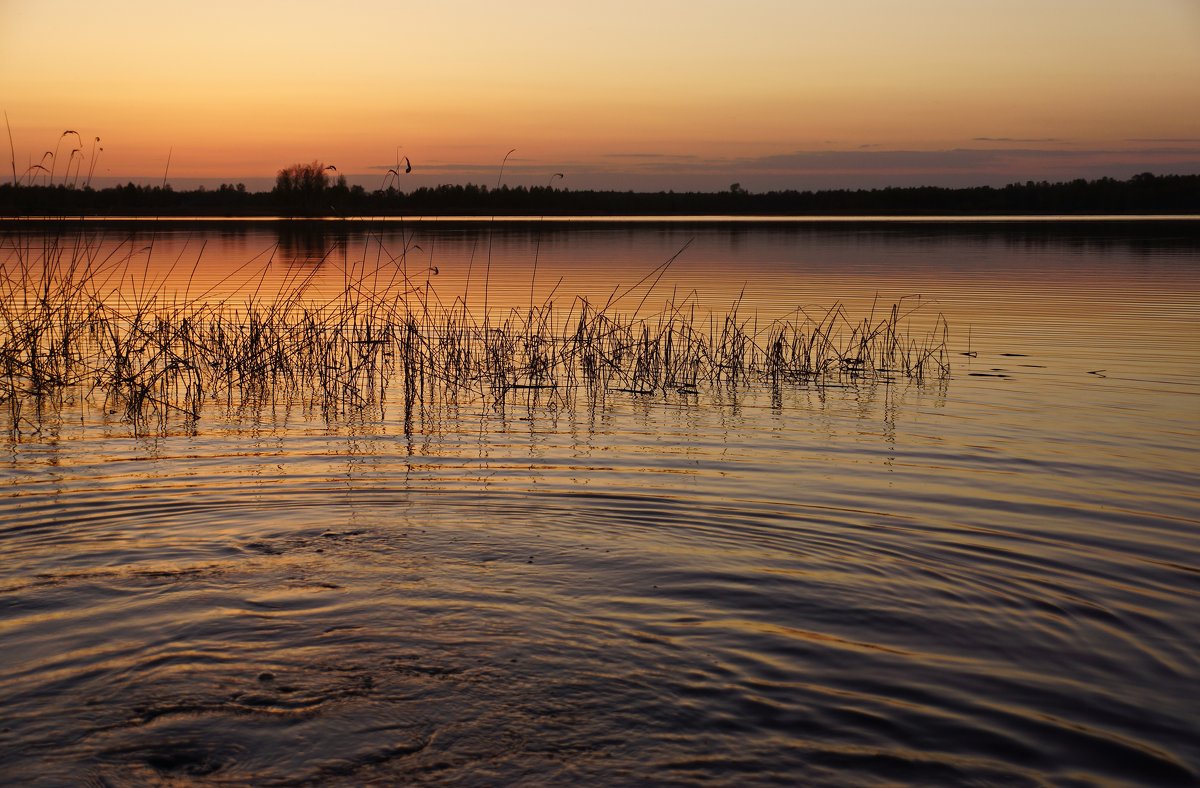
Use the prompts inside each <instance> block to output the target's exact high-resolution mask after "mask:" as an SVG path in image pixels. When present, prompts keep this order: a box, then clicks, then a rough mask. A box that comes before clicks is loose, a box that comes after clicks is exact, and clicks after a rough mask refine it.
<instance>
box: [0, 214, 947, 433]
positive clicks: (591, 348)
mask: <svg viewBox="0 0 1200 788" xmlns="http://www.w3.org/2000/svg"><path fill="white" fill-rule="evenodd" d="M143 251H144V250H135V249H133V248H132V247H130V246H129V245H125V246H124V247H123V248H121V249H120V250H118V251H111V250H110V251H109V252H107V253H105V254H100V252H99V247H96V246H92V245H89V244H88V243H86V242H85V241H79V242H75V243H73V244H72V245H69V246H68V245H65V244H64V243H63V242H61V241H59V240H58V239H54V238H47V239H45V240H44V242H43V245H42V247H41V248H40V249H38V250H37V251H36V253H35V251H34V250H33V249H32V248H31V247H29V246H26V247H23V248H22V247H20V246H16V247H13V249H12V250H11V252H10V253H9V254H8V259H7V261H6V262H5V263H4V266H3V268H2V269H0V374H2V375H3V379H2V381H0V401H2V402H3V404H4V405H5V406H6V407H5V412H6V414H7V421H8V426H9V428H10V429H11V430H12V431H13V432H14V434H17V435H19V434H21V433H23V432H27V431H30V430H34V429H37V426H38V421H39V418H40V415H39V414H42V413H44V412H45V411H46V409H47V408H49V409H51V410H61V408H62V407H63V406H64V404H71V405H74V406H78V407H95V406H102V407H103V408H104V414H105V416H107V417H114V416H115V417H117V418H119V419H121V420H124V421H126V422H128V423H130V424H132V425H134V427H135V428H136V429H138V430H143V431H144V430H148V429H151V430H152V429H155V428H156V427H157V428H159V429H165V428H166V425H167V424H169V423H172V422H173V420H176V419H182V420H184V421H185V422H188V421H190V422H195V421H197V420H199V419H200V418H201V417H202V414H203V413H204V411H205V408H206V406H209V405H217V404H219V405H223V406H225V407H228V408H246V407H250V408H257V407H263V406H269V405H287V406H292V405H300V406H303V407H304V408H305V409H306V410H307V411H309V412H314V413H320V414H321V416H322V417H323V418H325V419H327V420H330V421H335V420H339V419H343V418H347V417H349V416H351V415H353V414H360V413H362V412H363V411H364V410H368V411H369V410H370V409H377V410H378V412H379V414H380V415H381V417H382V416H383V415H385V414H386V407H387V406H388V405H389V404H394V403H398V404H399V407H400V408H401V409H402V412H403V417H404V419H405V423H406V424H408V423H411V420H412V419H413V418H415V417H420V416H421V415H422V414H424V413H427V412H429V411H430V409H435V408H437V407H438V406H439V404H447V403H456V402H460V401H462V400H470V401H476V402H486V403H488V404H490V405H491V406H494V407H504V406H505V405H506V404H511V403H513V402H515V401H517V400H521V401H525V402H528V403H540V404H545V405H549V406H553V407H570V406H572V405H573V404H575V403H576V402H577V401H579V398H581V397H582V398H584V399H585V401H586V402H589V403H593V404H594V403H596V402H600V401H603V400H605V399H606V398H607V397H611V396H614V395H615V394H619V395H621V396H631V395H632V396H637V397H664V396H674V395H677V394H698V393H700V392H701V391H703V390H705V389H712V388H715V387H722V388H732V389H739V388H745V387H751V386H760V385H766V386H772V387H775V388H778V387H780V386H795V385H811V386H822V385H828V384H830V383H833V382H840V383H843V384H853V383H858V382H864V381H879V380H883V381H891V380H893V379H896V378H898V377H903V378H905V379H910V380H915V381H922V380H924V379H925V378H928V377H943V376H945V375H946V374H947V373H948V371H949V366H948V364H949V362H948V353H947V349H946V348H947V326H946V322H945V320H944V318H942V316H941V315H937V316H929V317H927V318H923V323H924V324H925V325H931V326H932V328H929V329H928V330H926V331H916V332H914V331H911V330H910V324H911V317H912V314H913V312H914V311H916V310H920V309H921V307H920V304H919V302H918V303H912V304H911V305H910V304H909V303H908V302H907V301H903V300H902V301H901V302H899V303H896V304H892V305H890V307H889V308H887V309H878V310H877V309H874V308H873V309H872V310H871V313H870V314H869V315H867V316H865V317H862V318H858V319H855V318H852V317H851V315H850V314H848V313H847V310H846V309H845V308H844V307H843V306H842V305H841V304H835V305H833V306H832V307H830V308H828V309H825V310H823V311H821V312H819V313H810V312H807V311H804V310H796V311H795V312H794V313H792V315H791V316H790V317H789V318H787V319H782V320H773V321H770V322H769V323H766V324H765V325H760V323H759V321H758V319H757V318H756V317H755V316H753V315H744V314H742V313H741V311H740V301H739V303H735V304H734V305H733V306H732V307H731V308H730V310H729V311H728V312H727V313H725V314H720V315H718V314H712V313H705V314H698V310H697V307H696V304H695V302H694V301H692V300H688V301H685V302H684V303H681V304H680V303H675V302H674V300H673V299H671V298H667V299H665V300H664V302H663V304H662V306H661V307H660V308H658V309H657V310H656V311H653V312H650V313H643V310H644V309H645V307H646V304H647V303H648V302H649V301H650V299H651V298H652V297H653V292H654V289H655V285H656V284H657V283H658V282H659V280H660V279H661V277H662V275H663V272H664V271H665V270H666V267H667V266H668V265H669V264H670V261H669V260H668V261H667V262H666V263H664V264H663V265H662V266H659V267H658V268H656V269H655V270H654V271H651V272H650V273H649V274H647V276H646V277H645V278H644V279H643V280H642V281H641V282H639V283H637V284H635V285H634V286H632V287H630V288H627V289H626V290H624V292H620V293H619V294H618V292H617V291H614V296H613V297H612V298H610V299H609V301H608V302H607V303H605V304H603V305H601V304H596V303H593V302H591V301H589V300H588V299H586V298H582V297H575V298H573V299H571V300H570V302H569V304H568V305H567V306H566V307H565V308H564V307H563V306H560V305H559V304H558V303H556V302H555V301H554V300H553V299H552V298H547V299H546V300H545V301H544V302H542V303H540V304H539V303H536V302H535V301H534V299H533V298H532V297H531V299H530V303H529V305H528V307H527V308H526V307H521V308H519V309H518V308H510V309H508V310H507V311H504V310H501V309H497V308H495V305H491V308H487V307H485V309H484V310H483V311H482V312H480V313H477V312H475V311H473V310H472V308H471V305H470V304H469V303H468V300H467V297H466V296H462V297H457V298H455V299H454V300H453V301H451V302H449V303H443V302H442V301H441V300H440V299H439V297H438V295H437V293H436V290H435V289H434V288H433V287H432V285H431V284H430V281H429V274H430V273H431V271H430V270H428V269H427V270H423V271H421V272H419V273H416V274H414V273H413V272H411V271H410V270H409V269H408V266H407V262H406V259H405V255H404V254H403V253H401V254H400V255H399V256H397V257H389V258H388V259H384V260H383V261H381V263H379V264H376V263H374V262H373V263H372V264H371V265H370V266H368V265H367V264H366V263H365V262H358V263H353V264H348V265H347V264H339V263H338V261H337V260H334V259H332V257H327V258H326V259H325V260H324V261H323V262H322V263H321V264H320V265H312V266H294V267H292V268H290V269H288V272H287V274H286V275H285V278H284V281H283V282H281V283H270V284H268V283H267V281H266V280H267V271H268V267H269V262H268V263H266V264H264V263H262V262H261V261H259V262H258V267H257V268H255V267H254V266H253V265H251V264H250V263H248V264H247V265H246V266H243V269H244V270H241V271H239V272H237V275H239V276H242V277H243V278H244V282H243V284H244V286H241V287H239V288H238V291H239V295H238V296H236V297H221V298H217V297H215V296H214V295H213V292H215V289H216V288H210V289H209V290H208V291H204V292H199V293H196V292H193V291H194V290H196V289H198V288H197V287H196V286H195V285H194V281H193V279H192V278H189V279H188V280H187V281H186V283H185V286H180V285H179V284H178V280H177V278H176V279H173V280H172V283H171V284H170V286H168V281H167V278H163V279H160V280H155V279H153V278H152V277H150V275H149V273H148V265H145V266H141V267H140V270H139V265H138V263H137V262H136V260H138V259H140V255H141V253H142V252H143ZM672 259H673V258H672ZM252 262H254V261H252ZM331 270H336V272H337V273H339V274H340V279H341V283H340V284H341V286H340V287H339V288H337V289H336V290H335V291H334V292H329V291H328V280H329V279H330V277H329V276H328V273H329V272H330V271H331ZM194 273H195V270H194V269H193V276H194ZM484 286H485V292H486V282H485V283H484ZM180 290H182V292H180ZM639 295H640V301H639V303H638V304H637V306H636V308H635V309H634V310H633V311H632V312H628V311H621V310H619V309H618V308H617V304H619V303H625V300H624V299H626V297H631V298H630V301H631V300H632V297H636V296H639ZM930 318H932V319H930Z"/></svg>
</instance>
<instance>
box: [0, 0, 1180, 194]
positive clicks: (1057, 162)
mask: <svg viewBox="0 0 1200 788" xmlns="http://www.w3.org/2000/svg"><path fill="white" fill-rule="evenodd" d="M0 109H2V110H3V111H4V112H5V113H7V117H8V123H9V126H10V128H11V136H12V148H13V149H14V151H15V155H14V156H12V157H8V156H5V157H4V159H10V158H13V159H15V169H16V171H17V176H18V177H20V176H21V174H22V173H24V172H25V171H26V170H27V169H28V168H29V167H30V165H32V164H36V163H38V162H39V161H41V160H42V157H43V154H44V152H45V151H47V150H49V151H53V150H55V148H56V146H57V147H58V151H59V152H58V162H59V163H58V164H57V165H56V166H55V169H56V170H57V173H56V182H57V180H59V179H61V177H62V175H63V171H64V167H65V165H66V164H67V163H68V161H69V160H70V159H71V157H72V154H71V150H73V149H74V148H80V149H81V152H80V153H77V154H74V159H75V161H74V162H72V164H71V166H72V168H73V169H72V172H74V171H75V169H74V168H76V167H79V166H80V160H81V159H83V160H85V163H83V164H82V171H83V172H84V173H85V174H86V171H87V169H88V167H89V166H90V162H86V158H87V157H89V156H90V155H91V146H92V144H93V141H94V138H95V137H100V142H99V144H98V147H102V148H103V152H102V153H99V154H98V159H97V161H96V162H95V173H96V180H95V182H96V183H100V184H103V183H110V182H112V181H113V180H120V181H125V180H134V181H137V182H160V181H161V180H162V178H163V175H164V172H166V174H167V177H168V180H169V181H170V182H171V183H172V184H173V185H175V186H176V187H177V188H179V187H190V186H194V185H196V184H197V183H201V182H205V183H210V184H216V183H219V182H222V181H230V182H236V181H241V182H245V183H246V184H247V186H249V187H251V188H263V187H266V186H268V185H269V184H270V182H271V180H272V179H273V176H274V173H275V172H276V170H278V169H279V168H280V167H282V166H285V165H287V164H290V163H293V162H300V161H305V162H307V161H312V160H314V159H319V160H322V161H324V162H326V163H330V164H334V165H335V166H336V167H337V168H338V171H339V172H342V173H344V174H346V175H347V176H348V177H349V179H350V180H351V181H352V182H359V183H362V184H363V185H365V186H367V187H368V188H376V187H378V186H379V185H380V184H381V183H382V181H383V177H384V174H385V172H386V170H387V168H388V167H391V166H394V164H395V162H396V161H397V158H398V157H404V156H408V157H409V159H410V160H411V161H412V164H413V172H412V174H411V175H409V176H407V178H406V180H405V181H404V186H405V188H413V187H415V186H419V185H428V184H433V183H441V182H465V181H473V182H476V183H487V184H490V185H494V184H495V183H496V181H497V178H498V177H499V175H500V172H499V169H500V163H501V161H502V160H503V159H504V156H505V154H506V153H507V152H508V151H509V150H510V149H512V148H515V149H516V153H514V154H513V155H512V157H511V158H510V159H509V160H508V164H507V166H506V167H505V170H504V182H505V183H508V184H510V185H515V184H530V185H533V184H544V183H546V182H547V181H548V179H549V178H550V176H551V175H552V174H553V173H555V172H562V173H565V175H566V177H565V178H564V179H563V180H562V181H557V182H556V185H562V186H568V187H571V188H620V189H654V190H657V189H676V190H685V189H705V190H713V189H723V188H727V187H728V186H729V184H730V183H732V182H735V181H736V182H739V183H741V184H742V186H743V187H745V188H747V189H750V190H751V191H762V190H767V189H776V188H797V189H811V188H828V187H839V186H846V187H855V188H857V187H864V186H867V187H871V186H883V185H914V184H937V185H978V184H993V185H999V184H1003V183H1008V182H1011V181H1014V180H1027V179H1034V180H1043V179H1045V180H1064V179H1071V178H1076V177H1089V178H1091V177H1099V176H1102V175H1110V176H1113V177H1121V178H1124V177H1128V176H1129V175H1132V174H1135V173H1138V172H1143V171H1151V172H1156V173H1200V2H1198V1H1197V0H969V1H967V0H841V1H840V2H828V1H827V0H822V2H812V1H809V0H742V2H736V3H735V2H716V1H715V0H679V1H676V0H639V1H638V2H627V1H626V0H610V1H609V2H605V3H583V2H572V1H571V0H554V1H553V2H551V1H550V0H545V1H542V0H538V2H528V1H526V0H513V2H508V3H497V2H493V1H491V0H442V1H441V2H437V3H415V2H402V1H396V0H392V1H390V2H382V1H376V0H346V2H343V3H340V4H331V3H317V2H311V1H309V0H288V1H287V2H276V1H275V0H237V2H229V1H228V0H207V2H204V3H190V2H189V3H185V2H165V1H164V0H154V1H153V2H151V1H149V0H146V1H143V0H113V1H110V2H95V1H94V0H93V1H92V2H76V1H75V0H0ZM66 129H72V130H76V131H78V134H79V136H78V138H77V137H75V136H67V137H65V138H62V133H63V131H64V130H66ZM60 138H62V139H61V144H60ZM78 140H82V144H80V142H79V141H78ZM7 141H8V140H7V139H5V140H4V142H6V143H7ZM168 160H169V168H168ZM3 165H4V166H3V174H4V176H5V178H6V179H7V178H11V177H12V171H11V170H12V169H13V167H11V166H10V162H9V161H7V160H6V161H3ZM47 166H49V160H47ZM201 179H203V180H201ZM43 181H44V178H43Z"/></svg>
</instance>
